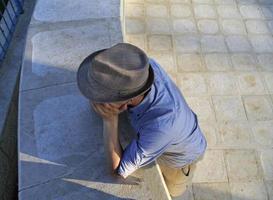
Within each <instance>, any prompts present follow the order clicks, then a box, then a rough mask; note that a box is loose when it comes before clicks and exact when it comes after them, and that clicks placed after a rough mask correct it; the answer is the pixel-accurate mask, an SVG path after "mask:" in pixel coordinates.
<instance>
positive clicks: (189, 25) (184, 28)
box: [173, 19, 197, 34]
mask: <svg viewBox="0 0 273 200" xmlns="http://www.w3.org/2000/svg"><path fill="white" fill-rule="evenodd" d="M173 31H174V33H179V34H181V33H182V34H183V33H196V32H197V28H196V25H195V22H194V20H192V19H174V20H173Z"/></svg>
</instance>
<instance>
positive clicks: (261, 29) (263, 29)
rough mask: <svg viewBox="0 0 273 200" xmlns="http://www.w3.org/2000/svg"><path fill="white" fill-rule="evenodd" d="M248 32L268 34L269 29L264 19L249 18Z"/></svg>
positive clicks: (247, 22) (247, 23)
mask: <svg viewBox="0 0 273 200" xmlns="http://www.w3.org/2000/svg"><path fill="white" fill-rule="evenodd" d="M246 28H247V32H248V33H251V34H267V33H269V30H268V28H267V25H266V23H265V22H264V21H261V20H247V21H246Z"/></svg>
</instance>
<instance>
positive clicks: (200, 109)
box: [186, 97, 215, 122]
mask: <svg viewBox="0 0 273 200" xmlns="http://www.w3.org/2000/svg"><path fill="white" fill-rule="evenodd" d="M186 100H187V102H188V104H189V105H190V107H191V108H192V110H193V111H194V112H195V113H196V114H197V115H198V119H199V121H206V122H207V121H208V122H212V121H215V114H214V111H213V109H212V105H211V102H210V99H209V98H208V97H186Z"/></svg>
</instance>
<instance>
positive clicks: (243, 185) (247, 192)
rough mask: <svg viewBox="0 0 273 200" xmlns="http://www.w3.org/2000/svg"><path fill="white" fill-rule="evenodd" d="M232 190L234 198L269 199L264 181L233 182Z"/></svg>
mask: <svg viewBox="0 0 273 200" xmlns="http://www.w3.org/2000/svg"><path fill="white" fill-rule="evenodd" d="M230 190H231V193H232V199H255V200H264V199H268V198H267V193H266V189H265V185H264V183H263V182H262V181H252V182H249V181H246V182H239V183H231V184H230Z"/></svg>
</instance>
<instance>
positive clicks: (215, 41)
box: [201, 35, 227, 53]
mask: <svg viewBox="0 0 273 200" xmlns="http://www.w3.org/2000/svg"><path fill="white" fill-rule="evenodd" d="M201 48H202V51H203V52H206V53H218V52H227V47H226V45H225V41H224V38H223V37H222V36H220V35H216V36H203V37H202V39H201Z"/></svg>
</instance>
